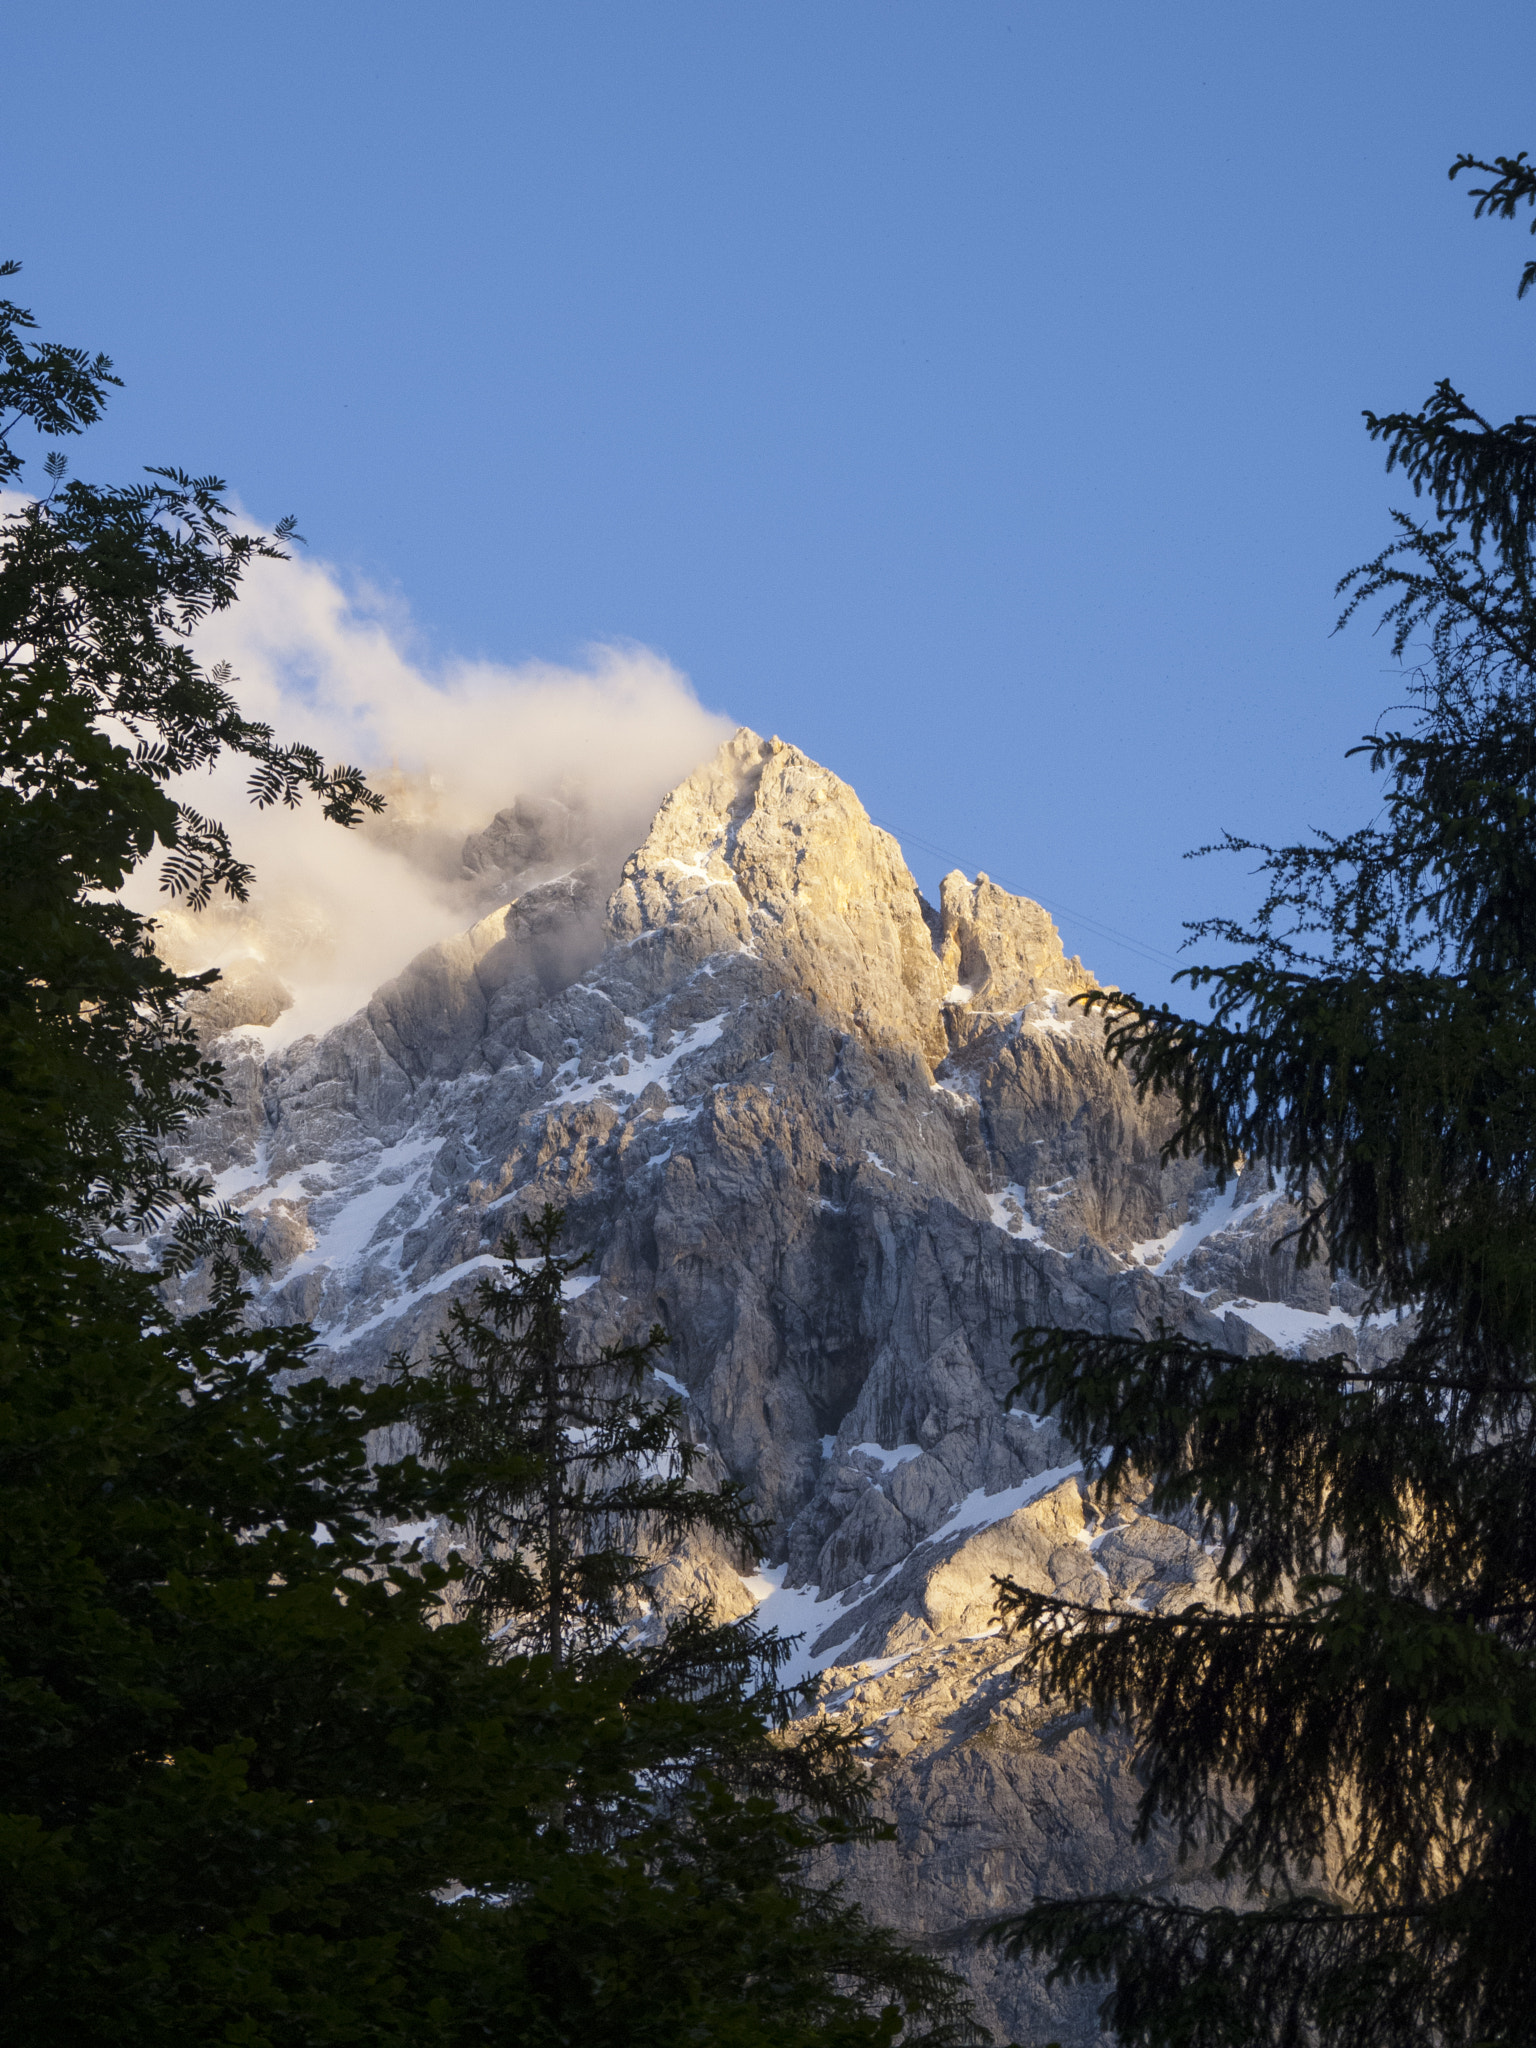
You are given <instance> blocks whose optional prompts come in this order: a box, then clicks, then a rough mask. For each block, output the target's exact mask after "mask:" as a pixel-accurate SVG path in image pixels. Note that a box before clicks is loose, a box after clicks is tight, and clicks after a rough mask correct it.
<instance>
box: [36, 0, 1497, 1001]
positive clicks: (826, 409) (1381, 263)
mask: <svg viewBox="0 0 1536 2048" xmlns="http://www.w3.org/2000/svg"><path fill="white" fill-rule="evenodd" d="M0 48H3V52H4V58H5V70H6V76H7V91H6V104H7V113H6V120H5V123H4V124H3V129H0V195H3V197H0V216H3V223H4V232H3V242H4V247H5V249H6V250H7V251H8V252H10V253H14V254H15V255H16V256H18V257H20V258H21V259H22V261H23V262H24V264H25V266H26V269H25V274H24V277H23V279H22V280H21V285H20V295H21V297H22V299H23V302H24V303H30V304H32V305H33V306H34V307H35V308H36V309H37V311H38V312H39V314H40V316H41V319H42V323H43V327H44V331H45V332H47V333H49V334H50V335H56V336H58V337H60V338H63V339H70V340H78V341H80V342H82V343H85V344H88V345H89V346H90V347H92V348H96V347H101V348H106V349H107V350H109V351H110V353H112V354H113V355H114V356H115V358H116V359H117V362H118V366H119V369H120V371H121V373H122V374H123V376H124V377H125V379H126V380H127V389H126V390H125V391H124V392H123V393H122V394H120V396H119V397H118V398H117V399H116V400H115V401H114V405H113V410H112V413H111V416H110V419H109V422H108V423H107V425H106V426H104V427H103V428H101V429H99V430H97V432H96V434H95V435H94V436H93V440H92V444H91V445H90V447H89V449H87V448H85V447H82V448H81V449H80V450H79V451H78V455H77V457H76V460H77V463H78V466H79V467H80V468H81V470H82V472H83V473H85V474H89V475H93V476H108V475H118V476H122V475H126V474H128V473H130V472H131V471H132V469H133V468H134V466H135V465H137V464H139V463H142V462H154V461H171V462H177V463H180V464H182V465H184V466H186V467H188V468H191V469H195V470H203V469H216V470H218V471H219V472H220V473H222V474H224V475H226V476H227V477H229V479H230V480H231V482H232V484H233V485H234V487H235V488H236V489H237V490H238V492H239V494H240V497H241V499H242V500H243V502H244V503H245V505H246V506H247V507H248V508H249V509H250V510H251V511H252V512H253V513H255V514H256V515H258V516H260V517H263V518H276V517H277V516H278V515H280V514H281V513H283V512H286V511H289V510H293V511H295V512H296V513H297V514H298V515H299V523H300V527H301V529H302V531H303V532H304V533H305V534H306V536H307V537H308V540H309V542H310V546H311V551H312V553H313V555H314V556H315V557H316V558H318V559H320V560H323V561H325V562H328V563H331V564H334V565H336V566H337V567H338V569H339V570H340V571H341V572H342V573H343V575H345V576H358V577H362V578H366V579H368V580H369V582H371V583H372V584H374V585H376V586H378V587H380V588H382V589H383V590H384V591H386V592H387V593H389V594H390V595H391V596H392V597H393V598H394V599H395V600H396V601H397V603H398V605H399V606H400V607H402V608H403V609H405V610H408V613H409V617H410V619H411V621H412V622H413V625H412V632H413V636H414V637H413V645H414V647H415V649H416V651H417V653H418V656H419V658H420V659H421V660H422V661H423V662H424V663H426V664H428V665H429V666H430V665H431V664H432V663H433V662H435V661H439V660H447V659H449V658H451V657H467V658H471V659H482V658H488V659H492V660H496V661H502V662H517V661H522V660H526V659H528V658H539V659H543V660H548V661H557V662H558V661H569V660H572V659H577V658H579V657H580V654H581V650H582V649H583V648H584V647H586V646H588V645H589V644H590V643H592V642H594V641H619V642H624V641H633V642H639V643H642V644H643V645H645V646H647V647H651V648H655V649H657V650H659V651H661V652H662V653H664V654H665V655H666V656H668V657H669V658H670V659H671V661H673V662H674V663H675V664H677V665H678V666H679V667H680V668H682V669H683V670H685V671H686V672H687V673H688V674H689V675H690V676H691V677H692V679H693V682H694V685H695V688H696V689H697V692H698V694H699V697H700V698H701V700H702V701H703V702H704V703H705V704H706V705H708V706H710V707H714V708H719V709H723V710H725V711H727V712H729V713H730V715H731V716H732V717H734V718H737V719H740V720H742V721H744V722H746V723H749V724H751V725H754V726H756V727H757V728H758V729H759V730H762V731H766V732H778V733H781V734H782V735H783V736H784V737H785V738H788V739H792V740H794V741H796V742H797V743H798V744H799V745H801V746H803V747H804V748H806V750H807V751H808V752H810V753H812V754H814V755H815V756H817V757H818V758H819V759H821V760H823V761H825V762H826V763H827V764H828V765H829V766H830V767H832V768H834V769H836V770H837V771H838V772H839V773H841V774H842V775H844V776H845V777H847V779H848V780H850V781H851V782H852V783H853V784H854V785H855V787H856V788H857V789H858V790H859V792H860V794H861V796H862V797H863V798H864V800H865V802H866V803H867V805H868V806H869V808H870V810H871V811H872V812H873V813H874V814H875V815H876V816H877V817H878V818H880V819H881V821H882V822H884V823H887V824H889V825H891V826H892V827H893V829H895V830H897V831H898V833H899V834H900V836H901V837H902V839H903V843H904V845H905V846H906V848H907V851H908V855H909V858H910V859H911V861H912V863H913V866H914V868H915V870H916V871H917V873H918V875H919V878H920V880H922V881H923V882H924V883H925V885H931V884H932V883H933V882H934V881H935V880H936V878H937V876H938V875H939V874H940V873H941V872H942V871H943V870H944V869H945V868H947V867H949V866H951V865H954V864H957V863H958V864H961V865H964V866H966V867H967V868H968V869H970V870H972V871H974V870H975V869H976V868H977V867H978V866H979V867H983V868H986V869H987V870H988V871H989V872H990V873H991V874H992V875H993V876H994V877H995V878H996V879H997V880H999V881H1002V882H1004V883H1005V884H1006V885H1007V886H1009V887H1011V888H1015V889H1019V890H1021V891H1024V892H1025V893H1028V894H1032V895H1036V896H1038V897H1039V898H1040V899H1041V900H1043V901H1045V902H1046V903H1048V904H1049V905H1050V907H1051V908H1052V909H1053V911H1055V912H1056V914H1057V917H1058V922H1059V923H1060V924H1061V925H1062V928H1063V931H1064V934H1065V936H1066V938H1067V941H1068V944H1069V947H1070V948H1074V949H1076V950H1079V951H1081V952H1082V954H1083V956H1084V957H1085V959H1086V960H1087V961H1088V962H1089V964H1090V965H1091V966H1093V967H1094V968H1095V969H1096V970H1097V971H1098V972H1100V973H1101V974H1102V975H1104V976H1106V977H1109V978H1114V979H1119V980H1121V981H1124V982H1127V983H1129V984H1130V985H1132V986H1133V987H1136V988H1138V989H1141V990H1143V991H1145V992H1147V993H1149V994H1160V993H1162V992H1163V991H1164V989H1165V988H1166V977H1167V971H1168V965H1167V963H1168V961H1169V959H1170V958H1171V956H1172V955H1173V954H1174V953H1175V951H1176V949H1177V947H1178V945H1179V943H1180V939H1181V930H1180V925H1181V920H1182V919H1183V918H1186V917H1191V916H1195V915H1199V914H1202V913H1205V912H1207V911H1210V910H1212V909H1214V908H1219V907H1224V906H1229V905H1232V904H1235V903H1236V902H1238V901H1240V900H1241V899H1242V896H1243V894H1244V891H1245V884H1244V880H1243V876H1242V874H1241V871H1240V870H1228V869H1224V868H1223V867H1222V866H1221V864H1219V863H1205V864H1203V865H1186V864H1185V863H1184V862H1183V861H1182V859H1181V855H1182V854H1183V852H1184V850H1185V849H1186V848H1187V847H1189V846H1190V845H1192V844H1194V843H1196V842H1199V841H1203V840H1206V839H1209V838H1211V837H1213V836H1214V835H1215V834H1216V833H1217V832H1218V831H1219V830H1221V829H1222V828H1224V827H1231V828H1233V829H1235V830H1238V831H1242V832H1245V833H1248V834H1251V835H1257V836H1277V835H1280V836H1292V835H1294V834H1297V833H1299V832H1301V831H1303V830H1304V829H1305V828H1306V827H1307V826H1309V825H1340V824H1345V823H1348V822H1352V821H1354V820H1355V819H1356V818H1357V817H1358V816H1360V815H1361V814H1362V813H1363V812H1364V811H1365V810H1366V809H1367V808H1368V806H1369V803H1370V789H1369V777H1368V776H1367V775H1366V774H1365V772H1364V770H1363V769H1361V768H1359V767H1353V766H1351V767H1346V766H1345V765H1344V763H1343V762H1342V760H1341V755H1342V753H1343V749H1344V748H1345V747H1346V746H1347V745H1348V744H1349V743H1350V742H1351V741H1352V740H1353V739H1355V738H1356V737H1357V736H1358V735H1359V734H1360V733H1361V732H1362V731H1363V730H1365V729H1366V727H1367V726H1368V725H1369V724H1370V723H1371V722H1372V720H1373V719H1374V718H1375V716H1376V714H1377V712H1378V710H1379V708H1380V707H1381V706H1383V705H1384V704H1387V703H1390V702H1393V701H1395V700H1396V698H1397V696H1398V694H1399V693H1398V691H1397V689H1396V687H1395V685H1394V681H1393V677H1392V675H1391V673H1390V671H1389V669H1388V663H1387V658H1386V650H1385V649H1384V647H1383V646H1382V645H1381V643H1380V642H1379V641H1376V640H1373V639H1372V638H1371V636H1370V634H1369V633H1368V632H1367V631H1365V630H1363V629H1355V630H1352V631H1351V632H1350V633H1349V634H1347V635H1345V636H1342V637H1340V638H1331V637H1330V627H1331V624H1332V620H1333V616H1334V611H1335V605H1334V602H1333V598H1332V588H1333V584H1334V582H1335V580H1336V579H1337V577H1338V576H1339V575H1340V574H1341V573H1342V572H1343V571H1344V570H1345V569H1347V568H1349V567H1350V566H1351V565H1352V564H1354V563H1355V562H1357V561H1359V560H1361V559H1362V558H1363V557H1365V556H1367V555H1369V554H1371V553H1373V552H1374V551H1375V549H1376V548H1377V547H1378V546H1379V545H1380V543H1381V542H1382V541H1383V540H1384V538H1385V537H1386V533H1387V507H1388V505H1389V504H1390V503H1393V502H1401V500H1402V492H1401V490H1400V489H1399V488H1396V487H1395V480H1388V479H1387V478H1386V477H1385V476H1384V475H1383V472H1382V465H1381V459H1380V456H1379V455H1378V453H1377V452H1376V451H1375V450H1374V449H1372V448H1371V446H1370V445H1369V443H1368V442H1367V441H1366V439H1365V437H1364V434H1363V432H1362V431H1361V427H1360V412H1361V409H1362V408H1363V407H1365V406H1373V407H1375V408H1377V409H1378V410H1384V409H1390V408H1394V407H1397V406H1404V405H1415V404H1417V403H1418V402H1419V401H1421V400H1422V399H1423V397H1424V396H1425V395H1426V394H1427V392H1428V390H1429V388H1430V386H1431V384H1432V383H1433V381H1434V379H1435V378H1436V377H1438V376H1441V375H1451V376H1452V377H1454V378H1455V379H1456V381H1457V382H1458V383H1460V384H1461V385H1462V386H1463V388H1465V389H1468V390H1469V391H1470V392H1471V393H1472V395H1473V396H1474V397H1475V398H1476V399H1477V400H1478V401H1480V402H1481V403H1482V404H1483V405H1484V406H1485V407H1486V408H1488V409H1491V410H1493V411H1495V412H1498V413H1500V414H1506V413H1508V412H1510V411H1514V410H1519V409H1523V408H1525V409H1532V408H1536V398H1533V388H1532V379H1531V376H1530V365H1531V346H1532V340H1533V336H1536V326H1533V323H1536V307H1533V306H1532V304H1531V302H1530V301H1527V302H1526V304H1525V305H1524V306H1523V307H1522V306H1519V305H1518V304H1517V302H1516V300H1515V295H1514V286H1515V281H1516V278H1517V275H1518V268H1519V264H1520V263H1521V262H1522V261H1523V260H1524V258H1525V256H1526V254H1527V253H1529V244H1528V243H1527V242H1526V241H1525V239H1524V236H1523V234H1522V233H1519V232H1517V231H1516V230H1515V229H1514V228H1511V227H1508V226H1501V227H1489V226H1488V225H1486V224H1474V223H1473V222H1472V220H1471V218H1470V204H1469V202H1468V201H1467V200H1466V199H1465V197H1464V196H1463V193H1464V185H1458V186H1455V187H1453V186H1451V185H1449V184H1448V183H1447V180H1446V177H1445V171H1446V167H1447V165H1448V164H1449V163H1450V161H1451V159H1452V158H1453V157H1454V156H1455V154H1456V153H1457V152H1458V151H1459V150H1461V149H1472V150H1475V151H1478V152H1481V153H1491V152H1494V151H1510V152H1512V151H1514V150H1517V149H1519V148H1521V147H1522V146H1532V147H1536V108H1533V105H1532V85H1533V81H1536V9H1532V8H1531V7H1530V5H1529V4H1528V0H1527V4H1521V5H1512V4H1500V0H1488V4H1484V5H1482V6H1479V7H1478V8H1476V9H1470V8H1469V9H1465V10H1455V11H1452V10H1450V9H1447V8H1446V7H1444V6H1443V5H1442V6H1434V7H1431V6H1429V5H1427V4H1418V0H1396V4H1359V0H1354V4H1352V0H1333V4H1330V5H1312V4H1288V5H1281V6H1271V7H1259V6H1256V5H1247V4H1237V0H1227V4H1224V5H1205V4H1192V0H1186V4H1165V5H1161V6H1149V5H1147V4H1145V0H1141V4H1125V0H1112V4H1079V5H1074V6H1060V5H1057V6H1053V7H1046V6H1041V5H1009V4H1004V0H964V4H962V0H944V4H939V0H930V4H927V5H912V4H905V0H878V4H872V0H820V4H817V5H800V4H789V0H778V4H774V5H771V6H770V5H761V4H746V0H738V4H725V0H717V4H704V0H694V4H688V5H673V4H665V0H647V4H644V5H640V4H619V0H606V4H598V5H594V4H584V0H561V4H559V5H553V4H546V5H542V6H538V7H532V6H522V5H516V4H497V5H490V4H458V5H453V4H447V5H438V6H435V7H431V8H426V7H420V6H405V5H400V4H390V0H370V4H367V5H362V4H354V0H323V4H318V5H317V4H315V0H309V4H306V5H295V4H285V0H277V4H273V5H269V6H267V7H266V8H264V9H262V10H249V9H247V10H237V9H234V8H229V7H219V8H213V7H209V6H207V5H171V4H154V0H148V4H144V5H140V6H135V7H132V8H125V7H122V6H117V5H106V4H102V0H92V4H69V0H60V4H57V5H55V6H53V7H51V8H47V9H32V10H29V11H27V12H26V13H23V12H22V11H21V10H15V9H13V10H11V11H10V12H9V14H8V18H7V21H6V24H5V26H4V29H3V31H0ZM1106 930H1107V931H1109V932H1112V933H1115V934H1121V935H1124V936H1123V937H1113V936H1106Z"/></svg>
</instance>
